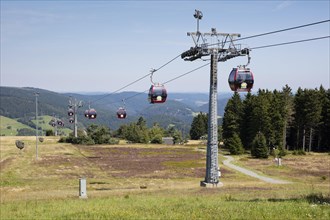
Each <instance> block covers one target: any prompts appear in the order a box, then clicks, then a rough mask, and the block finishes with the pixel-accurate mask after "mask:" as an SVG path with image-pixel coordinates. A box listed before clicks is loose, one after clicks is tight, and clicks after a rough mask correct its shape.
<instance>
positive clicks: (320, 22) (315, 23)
mask: <svg viewBox="0 0 330 220" xmlns="http://www.w3.org/2000/svg"><path fill="white" fill-rule="evenodd" d="M329 21H330V19H328V20H323V21H318V22H313V23H309V24H304V25H299V26H294V27H290V28H285V29H280V30H276V31H270V32H266V33H262V34H256V35H252V36H248V37H243V38H238V39H234V40H233V41H240V40H246V39H250V38H255V37H261V36H265V35H270V34H275V33H280V32H284V31H289V30H294V29H299V28H304V27H308V26H313V25H317V24H322V23H326V22H329ZM324 38H325V37H324ZM320 39H321V38H320ZM315 40H317V39H315ZM306 41H308V40H306ZM301 42H303V41H301ZM297 43H298V41H297ZM218 44H219V43H214V44H209V46H212V45H218ZM274 46H279V45H274ZM269 47H270V46H269ZM251 49H252V48H251ZM254 49H260V48H259V47H258V48H254ZM180 56H181V54H179V55H177V56H175V57H174V58H173V59H171V60H170V61H168V62H166V63H165V64H163V65H162V66H160V67H159V68H157V69H154V72H156V71H158V70H160V69H162V68H163V67H165V66H167V65H168V64H170V63H171V62H173V61H174V60H176V59H177V58H178V57H180ZM150 74H151V73H148V74H146V75H144V76H142V77H140V78H138V79H137V80H135V81H133V82H131V83H129V84H127V85H125V86H123V87H121V88H119V89H117V90H116V91H114V92H112V93H109V94H106V95H104V96H103V97H100V98H98V99H96V100H94V101H92V102H91V103H94V102H97V101H99V100H101V99H103V98H106V97H107V96H109V95H112V94H114V93H117V92H119V91H121V90H123V89H125V88H127V87H129V86H131V85H133V84H135V83H137V82H139V81H141V80H142V79H144V78H146V77H148V76H150Z"/></svg>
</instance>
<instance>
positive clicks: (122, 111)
mask: <svg viewBox="0 0 330 220" xmlns="http://www.w3.org/2000/svg"><path fill="white" fill-rule="evenodd" d="M126 115H127V114H126V110H125V109H124V108H122V107H121V108H119V109H118V111H117V117H118V118H119V119H125V118H126Z"/></svg>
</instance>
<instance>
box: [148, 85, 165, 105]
mask: <svg viewBox="0 0 330 220" xmlns="http://www.w3.org/2000/svg"><path fill="white" fill-rule="evenodd" d="M166 98H167V92H166V89H165V87H164V85H160V84H157V85H151V87H150V89H149V94H148V100H149V102H150V103H151V104H155V103H164V102H165V101H166Z"/></svg>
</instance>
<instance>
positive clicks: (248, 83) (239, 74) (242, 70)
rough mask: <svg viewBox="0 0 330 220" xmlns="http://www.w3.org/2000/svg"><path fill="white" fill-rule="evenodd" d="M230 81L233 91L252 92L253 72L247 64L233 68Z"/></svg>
mask: <svg viewBox="0 0 330 220" xmlns="http://www.w3.org/2000/svg"><path fill="white" fill-rule="evenodd" d="M228 83H229V87H230V89H231V90H232V91H235V92H236V91H237V92H250V91H251V89H252V87H253V83H254V78H253V74H252V72H251V71H250V69H249V68H246V67H245V66H239V67H237V68H233V70H232V71H231V72H230V74H229V78H228Z"/></svg>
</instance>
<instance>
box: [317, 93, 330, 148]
mask: <svg viewBox="0 0 330 220" xmlns="http://www.w3.org/2000/svg"><path fill="white" fill-rule="evenodd" d="M320 91H321V89H320ZM319 127H320V128H319V129H320V140H319V146H320V149H319V150H320V151H325V152H330V89H328V90H327V91H326V92H325V97H324V100H323V102H322V112H321V123H320V126H319Z"/></svg>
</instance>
